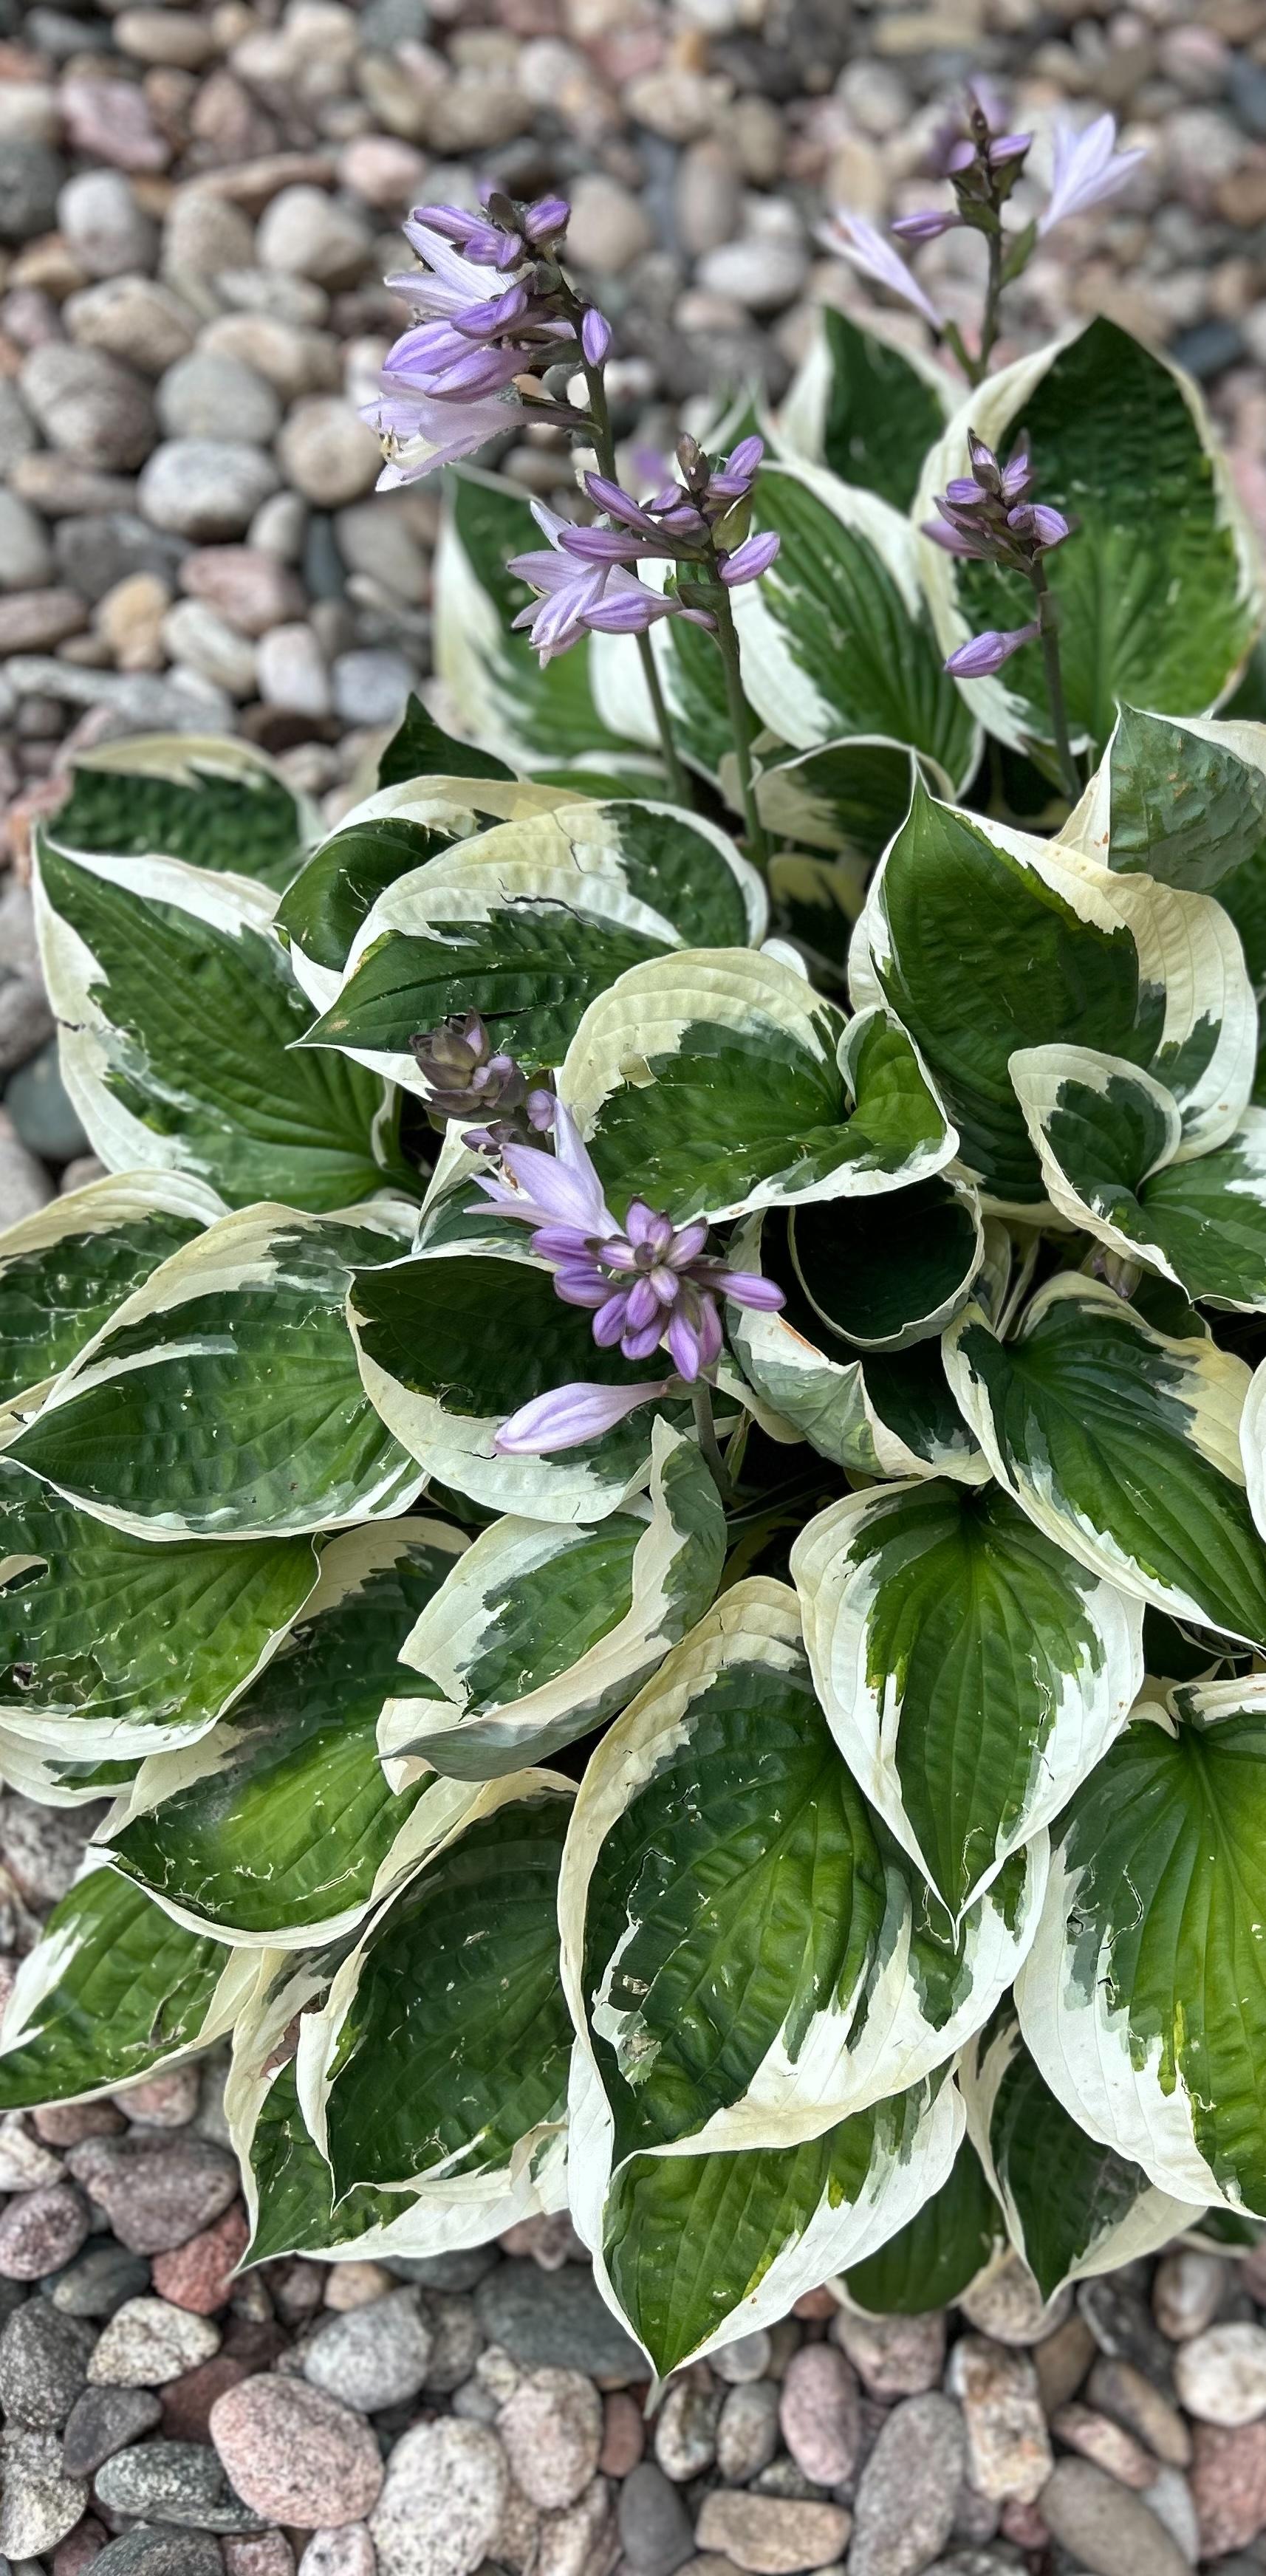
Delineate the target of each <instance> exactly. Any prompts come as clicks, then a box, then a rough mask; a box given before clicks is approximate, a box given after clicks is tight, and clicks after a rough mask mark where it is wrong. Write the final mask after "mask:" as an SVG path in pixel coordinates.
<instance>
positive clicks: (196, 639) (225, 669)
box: [162, 599, 255, 698]
mask: <svg viewBox="0 0 1266 2576" xmlns="http://www.w3.org/2000/svg"><path fill="white" fill-rule="evenodd" d="M162 637H163V643H164V645H165V646H166V649H167V651H168V652H169V653H170V654H171V656H172V659H173V661H175V662H179V663H183V664H184V665H185V666H186V668H187V669H189V670H191V671H196V672H198V673H199V674H200V676H201V677H202V678H203V679H206V680H210V681H211V682H212V683H213V684H214V686H215V687H216V688H219V689H227V690H228V692H229V695H230V697H234V698H249V697H252V696H253V695H254V690H255V647H254V645H253V644H252V643H251V641H250V638H249V636H246V635H242V634H239V632H238V630H237V628H236V627H234V626H230V625H229V623H228V621H227V619H226V618H223V617H217V615H216V612H215V610H214V609H213V608H208V606H207V604H206V601H205V600H202V599H178V600H177V601H176V603H175V605H174V607H172V608H169V609H168V611H167V614H166V616H165V617H164V619H163V625H162Z"/></svg>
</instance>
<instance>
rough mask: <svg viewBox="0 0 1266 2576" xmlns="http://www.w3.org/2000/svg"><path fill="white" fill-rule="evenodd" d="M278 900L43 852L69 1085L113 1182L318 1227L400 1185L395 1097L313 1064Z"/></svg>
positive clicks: (46, 953)
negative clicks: (393, 1172) (186, 1191)
mask: <svg viewBox="0 0 1266 2576" xmlns="http://www.w3.org/2000/svg"><path fill="white" fill-rule="evenodd" d="M275 902H276V898H275V897H274V896H273V895H272V894H270V893H269V892H267V890H266V889H265V888H264V887H262V886H259V885H252V884H250V883H249V882H248V881H247V880H246V879H245V878H244V877H227V876H219V875H216V874H214V873H213V872H212V871H210V870H209V869H203V868H196V867H191V866H189V865H188V864H187V863H185V862H184V861H182V860H179V859H167V858H141V859H136V858H113V857H110V856H106V855H99V854H98V855H94V856H92V857H89V858H85V859H83V860H82V861H80V860H78V859H70V858H67V857H66V856H65V855H64V854H63V853H62V852H60V851H59V850H57V849H55V848H54V847H53V845H52V844H51V843H50V842H49V841H47V840H44V841H42V842H41V844H40V848H39V852H38V864H37V872H36V919H37V924H38V928H39V937H40V954H41V958H42V960H43V966H44V975H45V980H46V982H47V985H48V991H49V998H50V1000H51V1002H52V1005H53V1009H54V1011H55V1012H56V1014H57V1018H58V1020H59V1022H60V1024H61V1071H62V1076H63V1079H64V1081H65V1084H66V1088H67V1090H68V1092H69V1093H70V1097H71V1099H72V1101H73V1102H74V1105H75V1108H76V1109H77V1111H78V1113H79V1116H80V1117H81V1119H82V1120H83V1123H84V1126H85V1128H86V1129H87V1131H88V1135H89V1137H90V1139H91V1142H92V1146H93V1150H94V1152H96V1153H98V1154H99V1155H100V1157H101V1160H102V1162H103V1163H105V1164H106V1165H107V1166H108V1168H109V1169H110V1170H112V1171H133V1170H136V1169H138V1168H139V1169H145V1170H158V1171H173V1172H181V1173H187V1174H189V1175H190V1176H191V1177H192V1178H194V1179H195V1180H199V1181H202V1182H204V1183H206V1184H207V1185H208V1186H209V1187H210V1188H211V1189H213V1190H215V1191H216V1192H218V1194H219V1196H220V1197H221V1198H222V1199H223V1200H225V1201H226V1202H227V1203H228V1204H229V1205H231V1206H235V1207H240V1206H243V1205H245V1204H246V1203H247V1202H248V1201H250V1200H253V1199H259V1198H270V1197H272V1198H278V1199H285V1200H287V1201H288V1202H289V1203H290V1204H292V1205H295V1204H297V1205H299V1206H301V1207H306V1208H311V1209H314V1210H316V1211H318V1212H324V1211H325V1210H327V1209H331V1208H339V1207H345V1206H348V1205H350V1204H351V1203H352V1202H353V1201H355V1200H356V1199H360V1198H367V1197H369V1196H370V1195H371V1193H372V1192H373V1191H374V1190H376V1189H380V1188H381V1187H382V1186H383V1168H382V1167H383V1165H384V1163H386V1162H389V1161H393V1157H394V1151H395V1149H394V1137H393V1125H394V1120H393V1114H392V1112H391V1110H390V1106H389V1102H388V1098H387V1095H386V1094H385V1093H384V1091H383V1089H382V1086H381V1084H379V1083H378V1082H376V1081H375V1080H374V1079H373V1078H372V1076H367V1075H366V1074H364V1073H363V1072H361V1071H360V1070H359V1069H358V1068H357V1067H355V1066H353V1065H349V1064H346V1063H343V1062H340V1061H339V1060H338V1059H337V1058H332V1057H327V1056H325V1055H306V1054H304V1053H302V1052H296V1051H295V1047H296V1041H297V1040H298V1039H300V1038H301V1037H302V1036H303V1034H304V1032H305V1030H306V1029H307V1028H308V1026H309V1023H310V1019H311V1013H310V1011H309V1008H308V1005H307V1003H306V1001H305V1000H304V997H303V994H302V993H301V992H300V990H299V987H298V985H297V984H296V982H295V980H294V977H293V974H292V973H291V969H290V966H289V964H288V963H287V960H286V956H285V953H284V951H283V949H282V947H281V945H280V943H279V941H278V940H277V938H276V936H275V934H274V931H273V927H272V921H273V913H274V910H275ZM393 1167H394V1164H393Z"/></svg>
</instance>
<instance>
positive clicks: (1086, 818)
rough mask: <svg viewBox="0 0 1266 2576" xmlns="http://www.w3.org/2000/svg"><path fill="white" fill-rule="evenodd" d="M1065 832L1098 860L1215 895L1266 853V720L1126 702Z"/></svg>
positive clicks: (1194, 890) (1106, 865)
mask: <svg viewBox="0 0 1266 2576" xmlns="http://www.w3.org/2000/svg"><path fill="white" fill-rule="evenodd" d="M1061 837H1062V838H1063V839H1064V840H1066V841H1071V842H1072V843H1073V845H1074V847H1075V848H1077V849H1080V850H1084V852H1085V854H1086V856H1087V858H1091V859H1094V860H1096V861H1097V863H1098V865H1099V866H1100V867H1104V868H1112V869H1114V870H1118V871H1122V872H1126V873H1133V874H1142V875H1144V876H1149V877H1159V878H1161V879H1162V881H1163V882H1164V883H1165V884H1166V885H1178V886H1185V887H1186V888H1187V889H1188V891H1189V892H1192V893H1196V894H1211V893H1212V892H1213V889H1214V887H1215V886H1218V885H1220V884H1221V883H1222V882H1223V880H1224V879H1225V878H1226V877H1228V876H1229V875H1231V873H1232V872H1233V871H1235V870H1238V869H1240V868H1242V867H1245V866H1247V865H1249V864H1250V863H1251V862H1252V861H1253V860H1254V859H1257V858H1259V857H1263V856H1266V725H1262V724H1252V723H1249V722H1247V721H1245V720H1243V719H1239V720H1233V719H1228V718H1222V719H1219V718H1217V717H1213V716H1183V717H1182V718H1180V719H1179V718H1175V717H1174V716H1158V715H1151V714H1149V713H1148V712H1147V710H1146V709H1145V708H1143V707H1132V706H1122V707H1120V708H1119V710H1118V713H1117V720H1116V723H1115V725H1114V726H1113V728H1112V734H1111V738H1110V740H1109V743H1108V747H1107V750H1106V751H1105V753H1104V756H1103V759H1102V761H1101V763H1100V765H1099V767H1098V769H1097V770H1096V771H1095V774H1094V776H1093V778H1092V779H1091V781H1090V784H1089V786H1088V787H1087V789H1086V792H1085V794H1084V796H1083V797H1082V800H1081V803H1080V804H1079V805H1078V806H1077V808H1076V809H1075V811H1074V812H1073V813H1072V814H1070V816H1069V818H1068V822H1067V824H1066V826H1065V828H1064V832H1063V834H1062V836H1061Z"/></svg>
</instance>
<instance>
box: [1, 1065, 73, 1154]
mask: <svg viewBox="0 0 1266 2576" xmlns="http://www.w3.org/2000/svg"><path fill="white" fill-rule="evenodd" d="M4 1105H5V1108H6V1110H7V1112H8V1114H9V1116H10V1118H11V1119H12V1120H13V1124H14V1126H15V1128H16V1129H17V1132H18V1136H19V1138H20V1139H21V1142H22V1143H23V1144H24V1145H25V1146H26V1148H27V1151H28V1153H31V1154H40V1155H42V1156H43V1157H44V1160H45V1161H46V1162H49V1163H68V1162H69V1161H70V1160H71V1157H72V1156H73V1155H75V1154H87V1153H90V1152H91V1150H92V1148H91V1145H90V1143H89V1139H88V1136H87V1134H86V1132H85V1129H84V1125H83V1121H82V1119H81V1118H80V1116H79V1112H78V1110H77V1109H75V1108H74V1106H73V1105H72V1102H71V1098H70V1094H69V1092H68V1091H67V1089H66V1085H65V1083H64V1082H63V1081H62V1077H61V1066H60V1063H59V1060H58V1051H57V1040H56V1038H51V1039H50V1040H49V1042H48V1044H47V1046H43V1047H41V1049H40V1052H39V1054H38V1055H36V1056H32V1058H31V1061H30V1063H29V1064H24V1065H23V1067H22V1070H21V1072H20V1073H15V1074H14V1076H13V1079H12V1081H11V1082H10V1083H9V1084H8V1085H7V1087H6V1090H5V1095H4Z"/></svg>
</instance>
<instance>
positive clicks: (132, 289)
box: [62, 274, 197, 376]
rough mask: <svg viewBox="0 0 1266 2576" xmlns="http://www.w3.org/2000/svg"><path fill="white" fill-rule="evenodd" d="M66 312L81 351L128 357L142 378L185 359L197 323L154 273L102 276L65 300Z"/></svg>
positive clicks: (68, 322)
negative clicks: (95, 351)
mask: <svg viewBox="0 0 1266 2576" xmlns="http://www.w3.org/2000/svg"><path fill="white" fill-rule="evenodd" d="M62 316H63V319H64V321H65V324H66V328H67V330H68V331H69V333H70V336H71V338H72V340H74V341H76V342H77V343H78V345H79V347H80V348H81V349H104V350H105V351H106V353H107V355H108V356H109V357H112V358H126V359H127V360H128V362H129V364H130V365H132V366H133V367H135V368H137V369H138V370H139V372H140V374H141V375H143V376H161V375H162V374H163V373H164V372H165V370H166V369H167V368H169V367H174V366H175V364H176V361H177V359H178V358H183V357H187V355H188V353H189V351H190V350H191V349H192V347H193V344H194V337H195V333H196V330H197V323H196V320H195V317H194V315H193V313H192V312H191V311H190V308H189V306H188V305H187V304H185V303H184V302H183V301H182V299H181V298H180V296H178V295H175V294H173V292H172V289H171V288H170V287H169V286H160V285H159V283H158V281H157V280H156V279H155V278H152V277H142V276H139V275H133V274H128V275H125V276H122V277H103V278H102V279H101V280H100V281H99V283H98V284H97V285H96V286H85V287H83V288H82V289H81V291H80V292H79V294H77V295H72V296H69V297H68V298H67V301H66V303H65V304H64V305H63V307H62Z"/></svg>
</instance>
